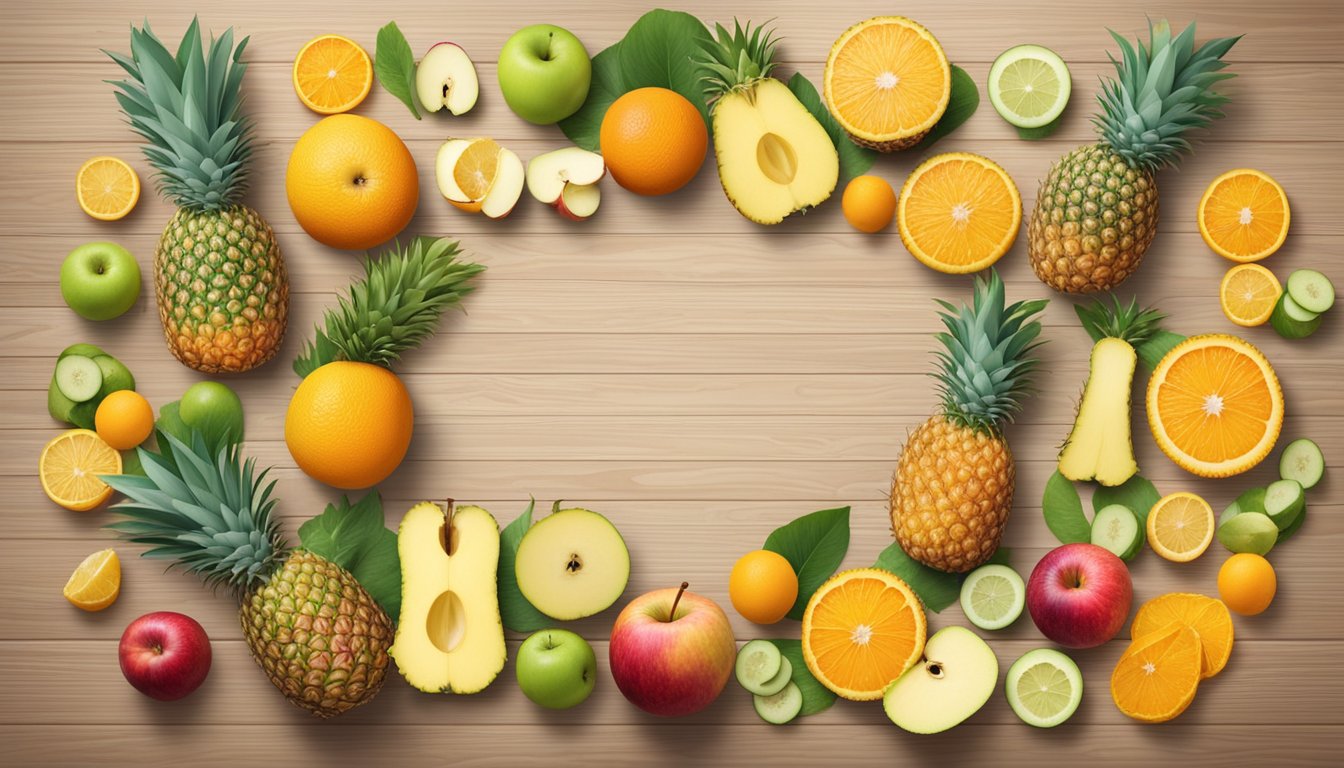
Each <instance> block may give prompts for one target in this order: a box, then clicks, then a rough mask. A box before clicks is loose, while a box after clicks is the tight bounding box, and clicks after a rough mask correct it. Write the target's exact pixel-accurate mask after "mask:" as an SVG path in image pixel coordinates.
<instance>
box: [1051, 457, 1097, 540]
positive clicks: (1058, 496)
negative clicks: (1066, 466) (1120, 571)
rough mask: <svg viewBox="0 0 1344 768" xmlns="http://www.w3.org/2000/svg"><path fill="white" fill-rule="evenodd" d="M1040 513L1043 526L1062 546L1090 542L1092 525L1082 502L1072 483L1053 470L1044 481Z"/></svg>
mask: <svg viewBox="0 0 1344 768" xmlns="http://www.w3.org/2000/svg"><path fill="white" fill-rule="evenodd" d="M1041 513H1042V514H1043V515H1044V516H1045V525H1046V527H1048V528H1049V529H1050V532H1051V533H1053V534H1055V538H1057V539H1059V540H1060V541H1061V542H1063V543H1064V544H1073V543H1075V542H1079V541H1091V540H1092V524H1091V523H1089V522H1088V521H1087V515H1086V514H1084V513H1083V501H1082V499H1080V498H1078V489H1077V488H1074V487H1073V481H1072V480H1070V479H1068V478H1067V477H1065V476H1063V475H1061V474H1059V470H1055V472H1054V474H1052V475H1050V479H1049V480H1046V481H1045V495H1044V496H1043V497H1042V499H1041Z"/></svg>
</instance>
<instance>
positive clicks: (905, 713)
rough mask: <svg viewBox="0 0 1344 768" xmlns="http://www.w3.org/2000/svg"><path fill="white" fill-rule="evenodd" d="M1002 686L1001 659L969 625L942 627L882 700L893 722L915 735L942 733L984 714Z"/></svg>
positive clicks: (889, 687) (883, 706)
mask: <svg viewBox="0 0 1344 768" xmlns="http://www.w3.org/2000/svg"><path fill="white" fill-rule="evenodd" d="M998 682H999V660H998V659H997V658H996V657H995V656H994V651H992V650H991V649H990V647H989V645H988V644H986V643H985V641H984V640H981V639H980V637H979V636H978V635H976V634H975V633H974V632H972V631H970V630H969V629H966V628H965V627H944V628H943V629H940V630H939V631H938V632H936V633H934V635H933V637H930V638H929V641H928V642H927V643H925V645H924V658H923V659H921V660H919V661H918V662H916V663H915V665H914V666H913V667H911V668H910V669H908V670H906V672H905V674H903V675H901V676H900V677H898V678H896V682H894V683H892V684H891V685H890V686H888V687H887V692H886V693H885V694H884V695H883V696H882V708H883V709H884V710H886V712H887V717H889V718H891V722H893V723H895V724H896V725H899V726H900V727H902V728H904V729H905V730H907V731H910V732H911V733H939V732H941V731H946V730H947V729H949V728H952V727H953V726H956V725H960V724H961V723H962V722H964V721H965V720H966V719H967V718H968V717H970V716H971V715H973V714H975V713H976V712H979V711H980V708H981V707H983V706H984V705H985V702H987V701H989V697H990V696H991V695H992V694H993V693H994V687H995V686H996V685H998Z"/></svg>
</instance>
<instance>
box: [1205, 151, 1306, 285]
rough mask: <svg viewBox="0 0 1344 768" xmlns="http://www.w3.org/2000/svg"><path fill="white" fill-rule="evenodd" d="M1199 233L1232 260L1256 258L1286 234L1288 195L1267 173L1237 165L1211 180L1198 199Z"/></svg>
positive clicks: (1272, 248) (1266, 253) (1280, 242)
mask: <svg viewBox="0 0 1344 768" xmlns="http://www.w3.org/2000/svg"><path fill="white" fill-rule="evenodd" d="M1198 218H1199V234H1200V236H1201V237H1203V238H1204V242H1205V243H1207V244H1208V246H1209V247H1210V248H1212V249H1213V252H1214V253H1216V254H1218V255H1219V256H1222V257H1223V258H1225V259H1231V260H1232V261H1239V262H1248V261H1259V260H1260V259H1263V258H1265V257H1266V256H1269V255H1270V254H1272V253H1274V252H1275V251H1277V250H1279V246H1281V245H1283V241H1284V239H1285V238H1287V237H1288V222H1289V219H1290V214H1289V210H1288V195H1286V194H1284V191H1283V187H1281V186H1279V183H1278V182H1277V181H1275V180H1274V179H1272V178H1270V177H1269V175H1268V174H1266V173H1262V172H1260V171H1257V170H1255V169H1253V168H1236V169H1234V170H1231V171H1228V172H1227V173H1224V174H1223V175H1222V176H1219V177H1218V178H1216V179H1214V180H1213V181H1212V182H1211V183H1210V184H1209V186H1208V188H1207V189H1205V190H1204V196H1203V197H1201V198H1200V199H1199V217H1198Z"/></svg>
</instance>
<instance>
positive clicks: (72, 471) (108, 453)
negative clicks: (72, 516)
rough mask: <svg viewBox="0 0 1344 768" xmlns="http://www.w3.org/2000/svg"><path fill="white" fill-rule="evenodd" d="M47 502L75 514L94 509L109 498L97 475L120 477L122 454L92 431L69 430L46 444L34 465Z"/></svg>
mask: <svg viewBox="0 0 1344 768" xmlns="http://www.w3.org/2000/svg"><path fill="white" fill-rule="evenodd" d="M37 473H38V476H39V477H40V478H41V479H42V490H43V491H45V492H46V494H47V498H49V499H51V500H52V501H54V502H56V503H57V504H60V505H61V506H62V507H65V508H66V509H71V510H74V511H76V512H83V511H85V510H89V509H93V508H94V507H96V506H98V505H99V504H102V503H103V502H104V501H107V498H108V497H109V496H111V495H112V486H110V485H108V484H107V483H104V482H103V481H102V480H101V479H99V477H98V476H99V475H117V474H121V454H120V453H117V451H116V450H115V449H114V448H112V446H110V445H108V444H107V443H105V442H103V439H102V438H101V437H99V436H98V435H97V433H95V432H94V431H93V430H89V429H71V430H67V431H65V432H62V433H61V434H59V435H57V436H56V437H54V438H52V440H51V442H49V443H47V445H46V447H44V448H43V449H42V455H41V457H39V458H38V461H37Z"/></svg>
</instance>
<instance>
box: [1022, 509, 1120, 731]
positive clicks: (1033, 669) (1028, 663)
mask: <svg viewBox="0 0 1344 768" xmlns="http://www.w3.org/2000/svg"><path fill="white" fill-rule="evenodd" d="M1130 514H1133V513H1132V512H1131V513H1130ZM1003 688H1004V692H1005V693H1007V694H1008V704H1009V706H1011V707H1012V708H1013V712H1016V713H1017V716H1018V717H1020V718H1022V722H1024V723H1026V724H1027V725H1034V726H1036V727H1037V728H1054V727H1055V726H1056V725H1059V724H1060V723H1062V722H1064V721H1065V720H1068V719H1069V718H1070V717H1072V716H1073V713H1074V712H1076V711H1077V710H1078V704H1079V703H1081V702H1082V700H1083V673H1082V672H1080V671H1079V670H1078V665H1077V664H1075V663H1074V661H1073V659H1070V658H1069V657H1068V656H1065V655H1064V654H1062V653H1060V652H1059V651H1056V650H1055V649H1054V648H1037V649H1036V650H1034V651H1027V652H1026V653H1025V654H1023V655H1022V658H1020V659H1018V660H1017V661H1015V662H1013V666H1011V667H1009V668H1008V677H1007V678H1006V679H1005V681H1004V686H1003Z"/></svg>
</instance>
